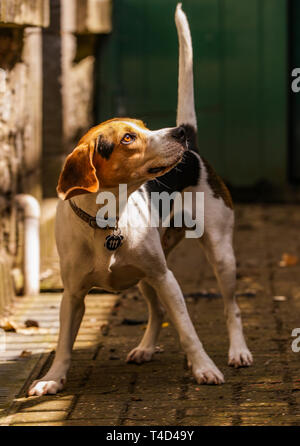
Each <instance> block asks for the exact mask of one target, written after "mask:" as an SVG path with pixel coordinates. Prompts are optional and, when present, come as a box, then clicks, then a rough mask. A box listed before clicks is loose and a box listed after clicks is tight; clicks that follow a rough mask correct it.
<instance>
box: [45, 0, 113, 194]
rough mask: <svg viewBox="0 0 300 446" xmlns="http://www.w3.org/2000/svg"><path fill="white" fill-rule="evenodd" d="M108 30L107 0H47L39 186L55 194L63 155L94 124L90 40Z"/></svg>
mask: <svg viewBox="0 0 300 446" xmlns="http://www.w3.org/2000/svg"><path fill="white" fill-rule="evenodd" d="M110 31H111V0H52V1H51V9H50V26H49V27H48V28H46V29H44V30H43V78H44V83H45V88H44V101H43V192H44V197H54V196H56V184H57V179H58V175H59V172H60V169H61V166H62V163H63V160H64V159H65V157H66V154H67V153H69V152H71V150H73V148H74V147H75V145H76V143H77V142H78V140H79V139H80V138H81V136H82V135H83V134H84V133H85V132H86V131H87V129H88V128H89V127H91V125H92V124H93V116H92V111H93V100H94V44H95V39H96V34H100V33H101V34H102V33H108V32H110Z"/></svg>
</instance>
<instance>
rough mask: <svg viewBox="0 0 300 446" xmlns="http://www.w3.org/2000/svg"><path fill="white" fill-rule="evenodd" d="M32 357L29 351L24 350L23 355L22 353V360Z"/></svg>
mask: <svg viewBox="0 0 300 446" xmlns="http://www.w3.org/2000/svg"><path fill="white" fill-rule="evenodd" d="M31 355H32V352H30V351H29V350H23V351H22V353H20V358H28V357H29V356H31Z"/></svg>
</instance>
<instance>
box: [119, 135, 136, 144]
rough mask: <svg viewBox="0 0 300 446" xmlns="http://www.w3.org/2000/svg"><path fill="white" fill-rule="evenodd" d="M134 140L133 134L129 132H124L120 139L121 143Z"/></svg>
mask: <svg viewBox="0 0 300 446" xmlns="http://www.w3.org/2000/svg"><path fill="white" fill-rule="evenodd" d="M134 140H135V135H131V134H130V133H125V135H124V136H123V138H122V139H121V143H122V144H130V143H131V142H133V141H134Z"/></svg>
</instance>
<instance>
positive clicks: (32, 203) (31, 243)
mask: <svg viewBox="0 0 300 446" xmlns="http://www.w3.org/2000/svg"><path fill="white" fill-rule="evenodd" d="M15 200H16V203H17V206H18V207H19V208H20V209H21V210H22V211H23V216H24V217H23V218H24V259H23V274H24V294H25V295H31V296H35V295H37V294H39V292H40V205H39V202H38V201H37V200H36V199H35V198H34V197H33V196H32V195H27V194H18V195H16V197H15Z"/></svg>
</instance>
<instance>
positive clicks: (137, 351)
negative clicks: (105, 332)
mask: <svg viewBox="0 0 300 446" xmlns="http://www.w3.org/2000/svg"><path fill="white" fill-rule="evenodd" d="M154 352H155V348H154V347H149V348H143V347H136V348H134V349H133V350H131V352H129V353H128V355H127V358H126V362H135V363H136V364H142V363H143V362H147V361H151V359H152V356H153V354H154Z"/></svg>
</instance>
